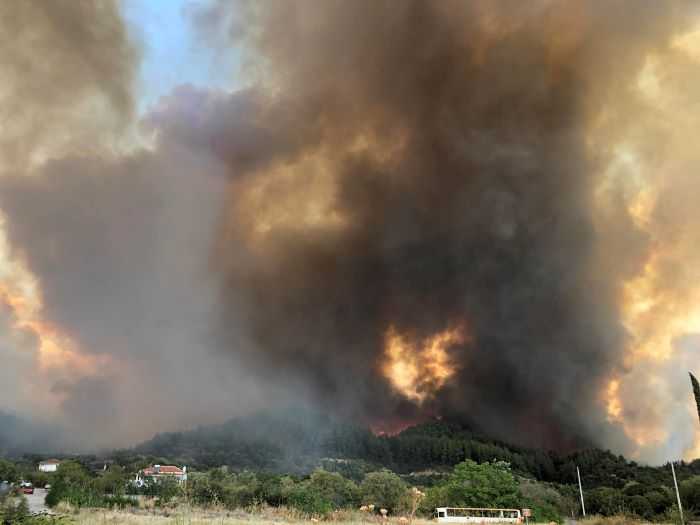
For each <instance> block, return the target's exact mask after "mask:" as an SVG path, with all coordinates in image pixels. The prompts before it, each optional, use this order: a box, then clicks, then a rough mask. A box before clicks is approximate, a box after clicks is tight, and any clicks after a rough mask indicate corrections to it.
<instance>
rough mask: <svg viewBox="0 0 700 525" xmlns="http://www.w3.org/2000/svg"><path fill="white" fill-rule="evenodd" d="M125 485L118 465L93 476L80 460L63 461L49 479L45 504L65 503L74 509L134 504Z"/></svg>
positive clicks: (124, 478)
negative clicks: (127, 493) (49, 483)
mask: <svg viewBox="0 0 700 525" xmlns="http://www.w3.org/2000/svg"><path fill="white" fill-rule="evenodd" d="M127 487H128V483H127V477H126V473H125V472H124V470H123V469H121V468H120V467H114V468H112V469H110V470H109V471H108V472H106V473H104V475H102V476H99V477H95V476H91V475H90V474H89V473H88V472H87V471H86V470H85V468H84V467H83V466H82V465H80V464H79V463H77V462H74V461H66V462H64V463H61V465H60V466H59V467H58V471H57V472H56V474H55V475H54V476H53V478H52V484H51V488H50V490H49V492H48V494H47V495H46V505H48V506H49V507H55V506H56V505H58V504H59V503H61V502H64V503H68V504H70V505H72V506H73V507H76V508H80V507H107V508H114V507H117V508H123V507H127V506H133V505H135V504H136V501H135V500H134V499H133V498H129V497H127V496H126V495H125V494H126V490H127Z"/></svg>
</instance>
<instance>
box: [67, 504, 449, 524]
mask: <svg viewBox="0 0 700 525" xmlns="http://www.w3.org/2000/svg"><path fill="white" fill-rule="evenodd" d="M70 518H71V520H72V522H73V523H75V524H77V525H107V524H114V525H117V524H118V525H122V524H123V525H166V524H171V525H172V524H175V525H179V524H181V525H215V524H216V525H264V524H268V523H269V524H290V525H292V524H302V523H303V524H309V525H310V524H315V523H316V522H317V521H318V520H315V519H308V518H301V517H299V516H298V515H296V514H295V513H291V512H287V511H285V510H284V509H265V510H263V511H262V512H260V513H247V512H243V511H241V512H230V511H228V512H227V511H224V510H221V511H220V510H203V509H191V510H190V509H187V508H177V509H173V510H172V511H166V512H157V513H154V512H146V511H143V510H137V509H135V510H115V511H112V510H104V509H81V510H80V511H79V512H78V513H76V514H72V515H71V516H70ZM324 522H326V523H329V522H335V523H342V524H343V525H380V524H385V523H386V524H387V525H407V522H406V521H403V520H400V519H399V518H390V519H388V520H386V521H382V520H380V519H379V520H378V519H373V518H370V517H368V516H367V515H366V514H362V513H347V512H343V513H338V514H337V516H336V517H335V519H331V520H328V521H326V520H324ZM319 523H321V522H319ZM435 523H436V522H435V521H431V520H424V519H414V520H413V522H412V525H431V524H432V525H434V524H435Z"/></svg>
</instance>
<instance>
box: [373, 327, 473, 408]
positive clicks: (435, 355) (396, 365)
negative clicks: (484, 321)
mask: <svg viewBox="0 0 700 525" xmlns="http://www.w3.org/2000/svg"><path fill="white" fill-rule="evenodd" d="M465 342H467V337H466V335H465V334H464V328H463V327H462V326H457V327H452V328H447V329H446V330H444V331H442V332H438V333H437V334H435V335H433V336H431V337H428V338H426V339H425V340H423V341H422V342H421V344H418V345H417V344H414V343H412V342H410V341H408V340H407V338H406V337H405V336H403V335H401V334H400V333H399V332H398V331H397V329H396V328H395V327H394V326H393V325H392V326H390V327H389V329H388V330H387V331H386V334H385V343H384V356H385V362H384V364H383V365H382V372H383V374H384V376H385V377H386V378H387V379H388V380H389V383H390V384H391V386H392V387H393V388H394V389H395V390H396V391H397V392H398V393H399V394H401V395H402V396H404V397H405V398H407V399H410V400H411V401H414V402H416V403H418V404H421V403H423V402H424V401H425V400H426V399H428V398H430V397H433V396H434V395H435V393H436V392H437V391H439V390H440V389H441V388H442V387H443V386H445V384H446V383H447V382H448V381H449V380H450V378H451V377H452V376H454V374H455V373H456V371H457V365H456V364H455V363H454V362H453V361H452V360H451V359H450V354H449V349H450V347H452V346H455V345H459V344H464V343H465Z"/></svg>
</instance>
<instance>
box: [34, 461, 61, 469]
mask: <svg viewBox="0 0 700 525" xmlns="http://www.w3.org/2000/svg"><path fill="white" fill-rule="evenodd" d="M60 464H61V462H60V461H59V460H58V459H47V460H45V461H42V462H41V463H39V470H40V471H41V472H56V470H58V466H59V465H60Z"/></svg>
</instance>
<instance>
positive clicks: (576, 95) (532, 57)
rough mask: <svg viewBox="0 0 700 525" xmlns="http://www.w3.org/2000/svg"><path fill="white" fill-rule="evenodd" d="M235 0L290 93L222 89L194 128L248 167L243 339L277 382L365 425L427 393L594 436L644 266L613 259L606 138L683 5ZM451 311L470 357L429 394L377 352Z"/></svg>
mask: <svg viewBox="0 0 700 525" xmlns="http://www.w3.org/2000/svg"><path fill="white" fill-rule="evenodd" d="M226 5H227V4H226V3H221V4H220V5H219V6H218V12H217V13H216V16H202V20H203V21H202V23H203V24H205V27H206V28H207V29H208V30H210V33H216V31H212V30H211V29H212V28H211V25H207V24H212V23H214V22H212V21H214V20H216V21H221V20H228V19H230V18H231V17H233V18H234V20H233V22H232V24H231V32H230V35H231V38H233V39H234V40H235V41H237V42H241V41H242V42H243V44H244V45H248V46H250V47H251V48H252V49H254V51H255V52H256V53H257V55H256V56H259V57H262V58H263V59H264V60H265V61H266V62H265V66H266V67H265V74H264V75H263V79H262V80H261V82H265V83H266V85H268V86H273V87H274V89H273V90H266V89H262V88H260V89H257V88H256V90H255V91H254V95H253V96H252V98H253V100H254V103H253V104H252V106H251V105H243V104H241V102H240V100H238V98H237V97H238V95H237V96H233V97H230V98H229V99H227V100H219V101H217V102H215V103H214V108H212V109H210V111H209V114H210V115H211V116H212V119H211V120H209V121H206V124H205V125H199V126H197V127H196V128H195V129H196V132H195V131H192V136H191V137H188V139H187V140H189V141H190V142H197V141H204V142H206V144H207V146H208V147H209V148H210V149H211V151H213V152H214V153H215V154H216V155H217V157H218V158H219V159H220V160H221V161H222V162H223V163H225V164H226V165H227V166H228V167H229V169H230V172H231V175H232V177H234V179H233V180H234V182H233V183H232V197H231V206H230V214H229V218H228V219H227V221H226V222H225V225H224V227H223V228H222V229H223V232H222V242H221V244H222V246H221V248H220V252H219V253H218V254H217V260H218V262H219V264H220V266H221V271H222V273H223V275H224V276H225V280H226V299H225V301H226V311H227V312H228V313H227V314H226V315H224V317H223V321H222V324H223V325H224V328H225V327H226V324H227V323H228V322H230V321H231V320H232V319H236V325H235V326H236V327H237V329H236V330H233V331H230V332H229V335H230V338H229V339H227V342H228V344H229V345H230V346H231V348H232V351H237V352H238V353H241V349H242V348H243V347H242V346H241V345H239V344H238V343H237V341H238V339H237V338H238V337H239V336H240V333H241V332H240V330H239V326H240V324H239V322H240V320H241V319H243V323H242V325H243V326H244V327H245V330H246V335H248V336H250V337H251V338H252V339H253V340H254V341H255V343H256V344H255V345H254V346H252V347H251V350H250V352H249V353H248V356H247V357H248V358H249V361H251V362H254V363H256V364H258V365H260V366H259V369H260V371H261V372H262V373H263V374H264V376H265V377H266V378H267V379H268V380H269V381H275V378H276V377H279V375H280V374H283V375H286V374H290V373H292V374H295V375H299V376H301V377H302V378H304V379H305V381H306V382H308V383H309V384H311V385H313V386H314V387H315V389H316V391H317V392H318V395H319V398H320V399H322V400H324V401H323V402H324V403H327V404H329V405H331V406H342V407H345V408H346V409H348V410H351V411H353V410H354V411H355V412H356V413H360V414H362V415H364V416H365V417H366V418H369V419H370V420H380V421H381V420H382V419H383V418H388V417H392V416H393V415H395V414H396V413H397V411H399V412H404V413H405V414H406V415H407V416H409V415H410V414H415V412H416V411H417V412H427V413H438V414H442V415H449V416H452V417H458V418H462V419H464V420H466V421H468V422H470V423H472V424H473V425H475V426H477V427H478V428H480V429H482V430H485V431H487V432H489V433H492V434H496V435H498V436H501V437H503V438H507V439H511V440H512V439H515V440H517V441H520V442H523V443H528V444H537V445H545V446H553V447H558V448H562V447H568V446H573V445H580V444H583V443H586V442H588V441H589V440H592V439H593V429H596V430H595V431H596V432H600V429H601V426H603V425H604V423H603V417H604V416H603V414H601V409H600V395H601V391H602V390H603V389H604V382H605V381H606V380H607V379H608V378H609V377H610V375H611V373H613V372H614V371H615V370H621V369H622V350H623V347H624V340H625V331H624V329H623V328H622V326H621V323H620V320H619V317H618V299H617V297H616V289H617V288H616V287H617V284H618V282H619V280H620V279H621V278H623V277H625V276H626V272H627V271H628V269H626V268H624V267H623V265H621V266H618V267H617V268H616V269H615V270H614V271H612V272H608V273H607V274H602V275H601V274H600V273H599V272H597V269H598V268H596V264H595V260H596V257H597V252H596V249H597V247H598V244H599V243H600V242H601V240H600V238H599V234H598V233H597V231H596V229H595V227H594V226H595V221H594V216H593V215H594V213H595V211H594V210H595V208H594V205H593V200H594V190H595V184H596V182H597V179H596V178H595V177H594V176H593V175H594V173H595V172H596V170H598V169H600V167H601V165H602V163H603V162H604V161H605V160H606V159H605V155H606V152H605V151H591V149H590V147H589V146H588V144H587V141H588V140H589V137H588V136H587V134H589V133H591V130H590V129H591V128H590V124H591V121H592V120H593V119H595V118H596V117H597V116H598V115H599V112H600V111H601V108H603V107H605V106H606V104H607V103H608V102H609V101H610V100H611V99H613V98H614V97H615V96H619V95H620V94H621V93H622V92H624V91H625V90H626V89H628V86H629V85H630V84H632V83H633V82H634V80H635V77H634V75H635V74H636V73H637V72H638V71H639V70H640V69H641V68H642V66H643V64H644V61H645V59H646V58H647V57H648V56H649V54H650V53H652V52H654V51H655V50H660V49H664V48H665V46H667V45H668V44H669V41H670V37H671V36H672V34H673V33H674V32H675V31H678V30H679V29H680V27H681V23H680V18H679V17H680V16H681V15H682V14H683V5H682V4H680V3H679V4H673V7H671V8H670V9H669V8H668V7H669V6H667V5H664V6H661V5H659V4H656V3H653V2H641V3H634V4H630V3H627V2H613V3H609V4H605V5H604V6H603V5H593V4H585V5H579V6H578V7H577V8H576V9H573V10H571V9H570V8H571V6H570V5H564V4H561V3H553V2H537V3H535V4H529V3H528V4H522V3H519V2H497V3H494V2H485V3H480V2H422V1H409V2H401V3H396V2H333V1H331V2H324V3H321V4H319V3H318V2H304V1H301V2H293V3H292V2H283V3H273V4H264V5H247V10H246V9H243V8H242V7H241V6H237V7H236V8H235V9H231V10H228V9H227V7H226ZM241 12H243V13H246V15H245V16H247V17H248V18H244V19H243V22H241V20H240V19H238V18H236V16H235V15H240V13H241ZM227 13H228V14H229V15H230V16H229V17H228V18H227V16H226V14H227ZM232 13H233V15H232ZM210 14H211V13H210ZM219 29H221V28H219ZM219 33H220V31H219ZM607 110H609V111H611V112H612V113H613V114H614V112H615V108H614V107H613V108H607ZM251 114H252V116H251ZM234 115H236V116H237V117H238V118H234ZM241 124H242V125H243V127H242V126H241ZM328 188H330V189H328ZM314 214H316V215H314ZM627 221H628V223H629V222H630V221H629V219H627ZM261 223H262V225H261ZM628 233H629V235H628V237H629V238H630V241H632V240H633V239H634V229H633V227H632V226H631V224H630V225H629V230H628ZM628 249H630V250H631V251H634V249H635V248H634V244H633V243H632V242H630V245H629V248H628ZM454 323H464V324H465V325H466V327H467V331H468V332H470V334H471V335H472V337H473V339H472V342H471V343H469V344H465V345H462V346H459V345H457V346H454V347H453V348H451V352H452V359H453V361H454V362H456V363H458V365H459V372H458V375H457V376H456V377H455V378H454V379H453V380H452V381H451V382H450V384H449V386H448V387H447V388H445V389H444V390H443V391H441V392H439V394H438V396H437V397H436V398H435V399H434V400H433V401H432V402H430V403H428V404H427V405H426V406H423V407H415V406H413V405H410V404H407V403H406V402H405V401H402V399H401V398H400V396H397V395H395V394H393V393H392V391H391V389H390V387H389V385H388V384H387V381H386V380H385V378H384V377H383V375H382V373H381V369H380V367H381V363H382V360H383V355H382V352H383V344H384V335H385V333H386V330H387V328H388V327H389V326H395V327H396V328H397V329H398V330H399V331H400V332H403V333H408V334H410V336H412V337H413V338H414V339H415V340H421V339H423V338H426V337H429V336H430V335H432V334H434V333H436V332H439V331H441V330H444V329H445V328H446V327H448V326H450V325H452V324H454ZM513 430H515V432H513ZM611 439H612V438H611Z"/></svg>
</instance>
